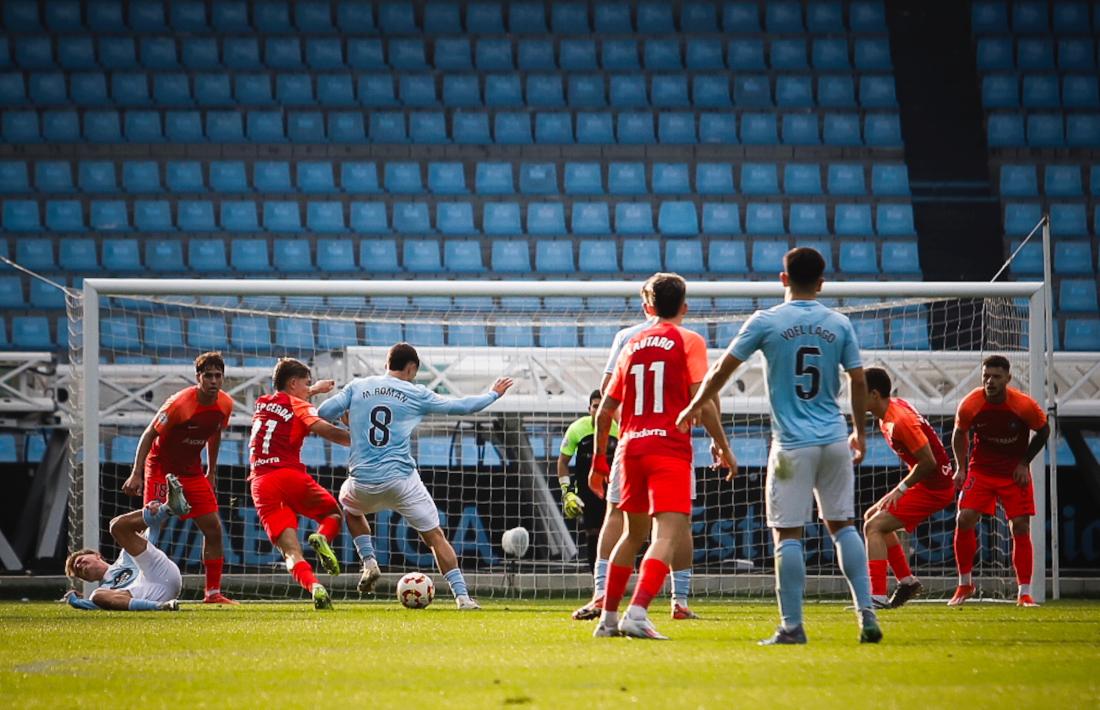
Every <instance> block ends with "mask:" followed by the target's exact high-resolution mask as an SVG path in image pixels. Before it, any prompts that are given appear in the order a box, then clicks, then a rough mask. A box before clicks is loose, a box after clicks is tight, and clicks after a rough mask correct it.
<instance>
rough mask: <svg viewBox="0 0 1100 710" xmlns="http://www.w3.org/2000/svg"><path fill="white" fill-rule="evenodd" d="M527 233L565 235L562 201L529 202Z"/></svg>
mask: <svg viewBox="0 0 1100 710" xmlns="http://www.w3.org/2000/svg"><path fill="white" fill-rule="evenodd" d="M527 233H528V234H533V235H540V236H559V235H564V234H565V210H564V206H563V205H562V204H561V203H555V202H531V203H528V205H527Z"/></svg>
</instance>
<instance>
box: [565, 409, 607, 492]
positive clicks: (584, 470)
mask: <svg viewBox="0 0 1100 710" xmlns="http://www.w3.org/2000/svg"><path fill="white" fill-rule="evenodd" d="M595 433H596V418H595V417H592V416H583V417H581V418H580V419H578V420H577V421H575V422H573V423H572V424H570V425H569V428H568V429H566V430H565V436H563V437H562V440H561V447H560V448H559V449H558V451H560V452H561V454H562V455H563V456H574V455H576V458H575V459H574V460H573V476H574V477H575V478H576V479H577V480H579V481H587V480H588V472H589V470H590V469H591V468H592V451H593V448H594V447H595V445H596V437H595ZM618 441H619V423H618V422H616V421H614V420H613V421H612V422H611V436H610V438H609V439H608V441H607V464H608V465H609V466H610V465H611V459H612V458H613V457H614V456H615V445H616V444H617V443H618Z"/></svg>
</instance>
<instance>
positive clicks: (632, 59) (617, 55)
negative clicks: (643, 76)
mask: <svg viewBox="0 0 1100 710" xmlns="http://www.w3.org/2000/svg"><path fill="white" fill-rule="evenodd" d="M620 31H621V30H620ZM600 66H602V67H603V69H604V71H621V72H631V71H638V70H640V69H641V68H642V66H641V64H640V62H639V61H638V43H637V42H636V41H635V40H632V39H608V40H605V41H604V42H602V43H601V48H600Z"/></svg>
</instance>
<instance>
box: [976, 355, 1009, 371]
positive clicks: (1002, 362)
mask: <svg viewBox="0 0 1100 710" xmlns="http://www.w3.org/2000/svg"><path fill="white" fill-rule="evenodd" d="M982 367H999V368H1000V369H1002V370H1004V371H1005V372H1010V371H1011V370H1012V363H1010V362H1009V361H1008V358H1007V357H1005V356H1004V355H990V356H989V357H987V358H986V359H984V360H982Z"/></svg>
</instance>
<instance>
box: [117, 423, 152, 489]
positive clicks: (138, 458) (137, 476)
mask: <svg viewBox="0 0 1100 710" xmlns="http://www.w3.org/2000/svg"><path fill="white" fill-rule="evenodd" d="M158 416H159V415H158ZM155 421H156V420H153V421H152V422H149V426H147V427H145V431H144V432H142V434H141V440H140V441H138V446H137V453H136V454H134V467H133V468H132V469H130V475H129V477H128V478H127V479H126V480H125V481H124V482H123V484H122V492H123V493H125V494H126V495H131V496H137V495H141V489H142V487H143V486H144V483H145V460H146V459H147V458H149V451H150V450H151V449H152V448H153V442H154V441H156V438H157V437H158V436H159V435H160V434H159V433H158V432H157V428H156V426H154V423H155Z"/></svg>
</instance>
